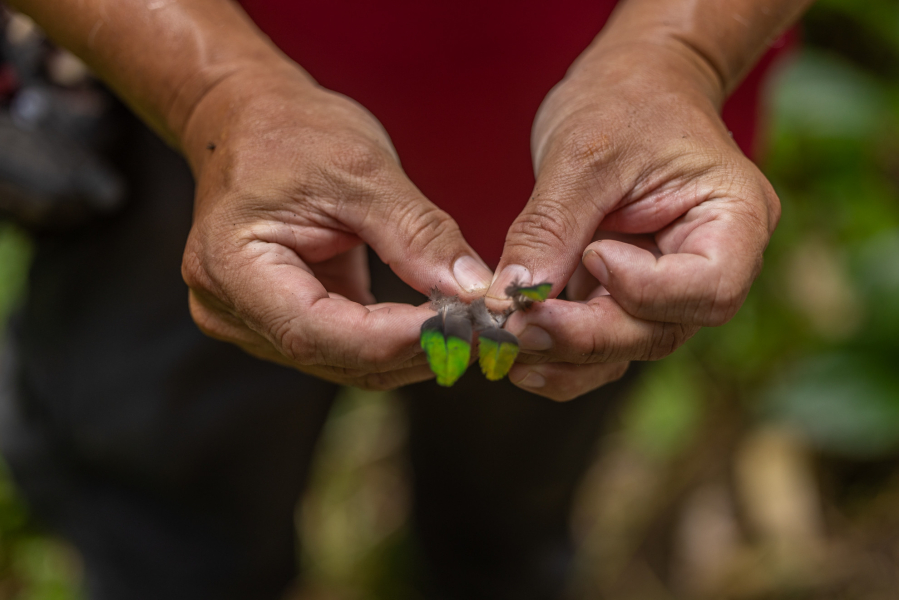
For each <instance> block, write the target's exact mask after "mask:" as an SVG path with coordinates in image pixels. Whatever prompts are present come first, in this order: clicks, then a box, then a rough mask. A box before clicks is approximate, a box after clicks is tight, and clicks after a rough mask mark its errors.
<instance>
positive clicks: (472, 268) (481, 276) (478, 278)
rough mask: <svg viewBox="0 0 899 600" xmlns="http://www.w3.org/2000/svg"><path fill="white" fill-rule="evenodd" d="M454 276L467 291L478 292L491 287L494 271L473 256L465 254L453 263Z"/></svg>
mask: <svg viewBox="0 0 899 600" xmlns="http://www.w3.org/2000/svg"><path fill="white" fill-rule="evenodd" d="M453 277H455V278H456V283H458V284H459V286H460V287H461V288H462V289H463V290H465V291H466V292H478V291H483V290H486V289H487V288H488V287H490V280H491V279H493V271H491V270H490V269H488V268H487V267H486V266H484V264H483V263H481V262H480V261H478V260H477V259H476V258H474V257H473V256H467V255H466V256H463V257H461V258H459V259H458V260H456V264H454V265H453Z"/></svg>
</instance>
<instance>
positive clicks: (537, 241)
mask: <svg viewBox="0 0 899 600" xmlns="http://www.w3.org/2000/svg"><path fill="white" fill-rule="evenodd" d="M578 220H579V219H578V215H576V214H575V213H574V211H573V210H572V209H571V207H570V206H569V204H568V203H566V202H562V201H560V200H557V199H553V198H541V199H540V200H538V201H531V203H530V204H529V205H528V208H527V209H526V210H525V211H524V212H523V213H522V214H521V215H519V217H518V218H517V219H515V222H514V223H513V224H512V227H511V228H510V229H509V235H508V237H507V238H506V246H507V247H514V246H522V247H526V248H528V249H532V250H538V251H540V250H558V249H564V248H567V247H568V246H569V245H570V244H571V236H572V233H573V232H575V231H577V229H578Z"/></svg>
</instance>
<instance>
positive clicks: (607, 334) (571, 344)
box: [506, 296, 699, 364]
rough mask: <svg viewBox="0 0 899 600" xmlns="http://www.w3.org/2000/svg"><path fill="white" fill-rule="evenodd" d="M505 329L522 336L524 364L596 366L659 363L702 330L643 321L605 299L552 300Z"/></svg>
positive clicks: (517, 315) (513, 319)
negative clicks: (554, 363)
mask: <svg viewBox="0 0 899 600" xmlns="http://www.w3.org/2000/svg"><path fill="white" fill-rule="evenodd" d="M506 329H507V330H508V331H510V332H511V333H512V334H514V335H516V336H517V337H518V342H519V345H520V347H521V354H520V355H519V362H525V361H528V362H535V359H536V360H537V361H539V362H566V363H572V364H592V363H612V362H622V361H630V360H658V359H660V358H663V357H665V356H667V355H669V354H671V353H672V352H673V351H674V350H676V349H677V348H678V347H680V346H681V345H682V344H683V343H684V342H685V341H686V340H687V339H689V338H690V337H691V336H692V335H693V334H695V333H696V331H697V330H698V329H699V328H698V327H694V326H690V325H683V324H680V323H663V322H658V321H645V320H643V319H638V318H636V317H633V316H631V315H630V314H628V313H627V311H625V310H624V309H623V308H622V307H621V305H620V304H618V303H617V302H616V301H615V300H614V299H612V297H610V296H600V297H597V298H594V299H592V300H590V301H588V302H585V303H581V302H568V301H565V300H547V301H546V302H544V303H542V304H540V305H535V306H534V307H533V308H531V309H530V310H529V311H527V312H526V313H525V312H517V313H515V314H513V315H512V316H511V317H509V320H508V321H507V323H506ZM525 357H527V358H525ZM538 357H539V358H538Z"/></svg>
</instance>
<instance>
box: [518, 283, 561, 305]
mask: <svg viewBox="0 0 899 600" xmlns="http://www.w3.org/2000/svg"><path fill="white" fill-rule="evenodd" d="M552 289H553V284H551V283H549V282H544V283H538V284H537V285H532V286H528V287H522V288H518V290H517V291H518V293H519V294H521V295H522V296H524V297H525V298H527V299H528V300H534V301H536V302H543V301H544V300H546V299H547V298H548V297H549V293H550V291H552Z"/></svg>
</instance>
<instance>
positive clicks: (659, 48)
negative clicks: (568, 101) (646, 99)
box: [570, 31, 729, 111]
mask: <svg viewBox="0 0 899 600" xmlns="http://www.w3.org/2000/svg"><path fill="white" fill-rule="evenodd" d="M570 76H571V77H586V78H593V77H601V78H609V77H611V78H613V79H614V80H617V81H625V80H626V81H629V82H632V83H633V84H635V85H637V86H639V87H643V88H645V92H646V93H677V94H679V95H685V96H688V97H694V98H695V99H696V100H697V101H705V102H708V103H710V104H711V105H712V106H714V107H715V110H717V111H720V109H721V106H722V105H723V104H724V100H725V99H726V97H727V90H728V89H729V88H728V86H729V83H728V81H727V79H726V76H725V75H724V74H723V72H722V70H721V69H720V68H719V67H717V66H716V65H715V63H714V61H713V60H711V59H709V58H708V56H707V55H705V54H704V53H703V52H701V51H700V50H699V49H698V48H697V47H695V46H693V45H691V44H690V43H688V42H687V41H685V40H684V39H683V38H681V37H679V36H677V35H674V34H671V33H670V32H649V31H647V32H645V33H644V34H643V35H641V36H640V37H637V38H634V39H630V40H628V41H623V40H619V39H614V38H604V37H600V38H599V39H598V40H597V41H596V42H595V43H594V44H593V45H592V46H591V47H590V48H588V50H587V51H586V52H585V53H584V54H583V55H582V56H581V57H580V58H579V59H578V61H577V62H576V63H575V65H574V67H573V68H572V70H571V72H570Z"/></svg>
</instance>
